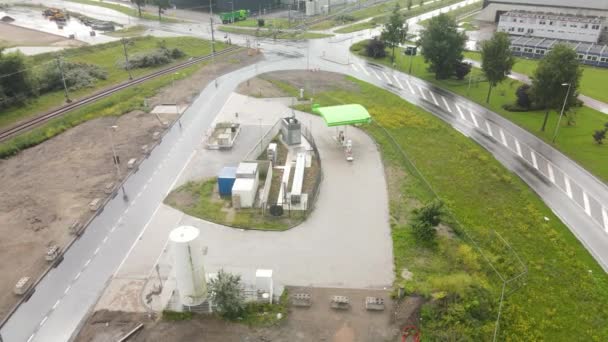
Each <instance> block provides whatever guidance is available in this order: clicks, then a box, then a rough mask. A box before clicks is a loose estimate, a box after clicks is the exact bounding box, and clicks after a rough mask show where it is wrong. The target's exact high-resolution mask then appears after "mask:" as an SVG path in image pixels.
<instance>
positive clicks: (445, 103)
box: [441, 95, 452, 113]
mask: <svg viewBox="0 0 608 342" xmlns="http://www.w3.org/2000/svg"><path fill="white" fill-rule="evenodd" d="M441 99H442V100H443V104H444V105H445V108H447V109H448V112H450V113H451V112H452V108H450V105H449V104H448V101H446V99H445V97H443V95H441Z"/></svg>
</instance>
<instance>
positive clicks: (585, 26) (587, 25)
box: [581, 24, 589, 29]
mask: <svg viewBox="0 0 608 342" xmlns="http://www.w3.org/2000/svg"><path fill="white" fill-rule="evenodd" d="M581 28H584V29H586V28H589V24H583V25H582V26H581Z"/></svg>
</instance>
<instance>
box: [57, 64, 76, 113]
mask: <svg viewBox="0 0 608 342" xmlns="http://www.w3.org/2000/svg"><path fill="white" fill-rule="evenodd" d="M55 59H56V60H57V67H58V68H59V72H60V73H61V81H63V90H64V91H65V102H67V103H70V102H72V100H71V99H70V94H69V93H68V86H67V84H66V83H65V75H64V73H63V64H61V57H60V56H57V57H55Z"/></svg>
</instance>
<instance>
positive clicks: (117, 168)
mask: <svg viewBox="0 0 608 342" xmlns="http://www.w3.org/2000/svg"><path fill="white" fill-rule="evenodd" d="M117 128H118V126H116V125H114V126H110V145H111V146H112V161H113V162H114V165H115V166H116V181H117V182H120V166H119V165H118V163H119V160H118V155H117V154H116V147H115V146H114V134H113V132H114V131H115V130H116V129H117ZM121 189H122V198H123V199H124V200H127V199H128V197H127V194H126V193H125V187H124V185H121Z"/></svg>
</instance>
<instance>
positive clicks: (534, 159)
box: [530, 150, 538, 170]
mask: <svg viewBox="0 0 608 342" xmlns="http://www.w3.org/2000/svg"><path fill="white" fill-rule="evenodd" d="M530 155H531V156H532V166H534V168H535V169H537V170H538V161H537V160H536V153H534V151H532V150H530Z"/></svg>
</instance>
